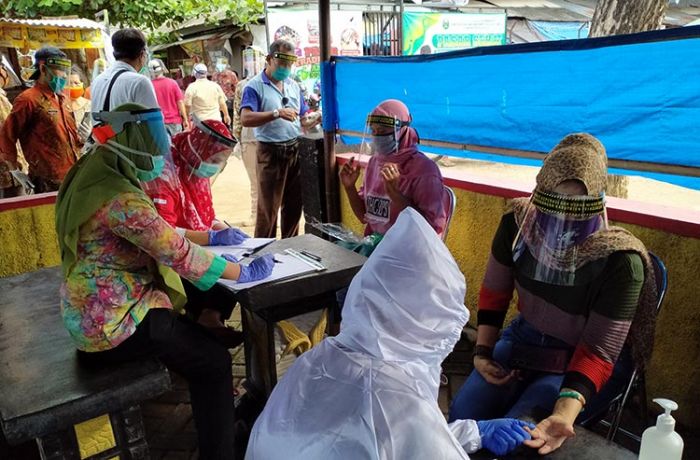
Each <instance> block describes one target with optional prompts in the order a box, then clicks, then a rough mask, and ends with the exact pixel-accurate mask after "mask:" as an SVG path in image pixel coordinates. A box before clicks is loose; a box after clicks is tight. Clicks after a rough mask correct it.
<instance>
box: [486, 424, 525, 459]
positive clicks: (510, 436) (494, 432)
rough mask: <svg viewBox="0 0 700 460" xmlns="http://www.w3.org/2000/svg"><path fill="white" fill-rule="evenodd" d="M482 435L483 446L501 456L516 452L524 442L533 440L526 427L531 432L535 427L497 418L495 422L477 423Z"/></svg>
mask: <svg viewBox="0 0 700 460" xmlns="http://www.w3.org/2000/svg"><path fill="white" fill-rule="evenodd" d="M476 426H478V427H479V434H480V435H481V445H482V447H485V448H486V449H488V450H490V451H491V452H493V453H494V454H496V455H498V456H501V455H505V454H507V453H508V452H510V451H512V450H514V449H515V448H516V447H518V446H519V445H520V444H522V443H523V441H525V440H528V439H531V438H532V437H531V436H530V433H528V432H527V431H525V429H524V428H523V427H524V426H526V427H528V428H530V429H531V430H532V429H534V428H535V425H534V424H532V423H528V422H523V421H522V420H518V419H514V418H497V419H493V420H479V421H477V422H476Z"/></svg>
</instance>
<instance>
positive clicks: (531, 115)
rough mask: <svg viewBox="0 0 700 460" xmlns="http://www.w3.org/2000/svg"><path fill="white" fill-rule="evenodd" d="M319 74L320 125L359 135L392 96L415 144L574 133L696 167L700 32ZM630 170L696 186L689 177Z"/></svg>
mask: <svg viewBox="0 0 700 460" xmlns="http://www.w3.org/2000/svg"><path fill="white" fill-rule="evenodd" d="M324 70H325V76H326V77H327V78H326V79H325V82H324V88H325V89H326V91H324V99H325V100H324V109H325V111H326V112H327V113H324V126H326V129H328V127H332V126H333V125H335V126H337V127H338V128H339V129H341V130H352V131H360V132H361V131H363V129H364V123H365V119H366V116H367V114H368V113H369V112H370V111H371V110H372V108H373V107H375V106H376V105H377V104H378V103H379V102H381V101H382V100H384V99H389V98H396V99H400V100H402V101H404V102H405V103H406V105H408V107H409V109H410V110H411V112H412V115H413V119H414V122H413V126H414V127H415V128H417V130H418V132H419V134H420V135H421V137H423V138H426V139H431V140H441V141H449V142H455V143H461V144H473V145H482V146H491V147H501V148H511V149H520V150H533V151H541V152H547V151H549V150H550V149H551V148H552V147H553V146H554V145H555V144H556V143H557V142H558V141H559V139H561V138H562V137H563V136H564V135H566V134H568V133H571V132H581V131H585V132H589V133H591V134H593V135H595V136H597V137H598V138H599V139H600V140H601V141H602V142H603V143H604V144H605V146H606V148H607V150H608V156H609V157H610V158H615V159H621V160H634V161H643V162H653V163H662V164H670V165H685V166H693V167H700V152H699V149H698V136H697V132H698V126H699V125H700V26H696V27H686V28H682V29H671V30H665V31H656V32H648V33H642V34H634V35H625V36H617V37H605V38H595V39H583V40H566V41H558V42H544V43H528V44H522V45H505V46H497V47H484V48H476V49H471V50H462V51H456V52H451V53H443V54H439V55H430V56H410V57H355V58H353V57H334V58H333V62H332V64H331V65H330V67H327V68H326V69H324ZM329 86H330V87H332V88H329ZM328 95H331V96H332V95H335V97H334V98H333V97H330V98H328V97H326V96H328ZM347 140H348V141H349V142H353V140H352V139H347ZM354 141H357V139H355V140H354ZM427 150H429V151H435V150H436V149H434V148H429V149H427ZM451 153H452V154H454V155H456V156H466V157H470V158H485V157H486V156H484V155H481V154H478V153H472V152H464V151H452V152H451ZM488 158H489V159H493V158H494V156H488ZM495 158H498V160H499V161H503V162H513V163H524V162H525V163H529V162H528V161H527V160H522V159H519V158H512V157H502V156H497V157H495ZM630 173H631V174H639V175H645V176H651V177H656V178H660V179H662V180H666V181H670V182H674V183H677V184H680V185H684V186H687V187H692V188H695V189H700V179H699V178H691V177H682V176H670V175H663V177H662V176H658V175H655V174H647V173H638V172H630Z"/></svg>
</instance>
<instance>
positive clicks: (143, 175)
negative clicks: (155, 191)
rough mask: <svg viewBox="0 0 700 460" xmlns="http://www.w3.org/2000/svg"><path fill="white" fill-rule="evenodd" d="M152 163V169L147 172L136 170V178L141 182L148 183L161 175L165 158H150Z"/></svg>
mask: <svg viewBox="0 0 700 460" xmlns="http://www.w3.org/2000/svg"><path fill="white" fill-rule="evenodd" d="M151 161H152V162H153V169H151V170H150V171H147V170H145V169H139V168H135V169H136V177H137V178H138V180H140V181H141V182H149V181H152V180H153V179H157V178H158V177H160V175H161V174H162V173H163V168H164V167H165V157H163V156H162V155H158V156H154V157H151Z"/></svg>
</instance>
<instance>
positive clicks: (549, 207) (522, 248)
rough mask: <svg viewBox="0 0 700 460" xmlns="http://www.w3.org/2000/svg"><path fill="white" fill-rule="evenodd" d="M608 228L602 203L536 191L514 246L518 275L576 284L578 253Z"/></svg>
mask: <svg viewBox="0 0 700 460" xmlns="http://www.w3.org/2000/svg"><path fill="white" fill-rule="evenodd" d="M606 227H607V219H606V216H605V199H604V197H603V196H600V197H589V196H570V195H560V194H556V193H549V192H541V191H535V193H534V194H533V196H532V199H531V201H530V204H529V205H528V207H527V209H526V211H525V215H524V216H523V218H522V222H521V225H520V228H519V230H518V234H517V236H516V238H515V241H514V243H513V260H514V262H515V263H516V266H517V268H518V271H519V272H520V273H521V274H523V275H524V276H526V277H528V278H531V279H534V280H536V281H540V282H544V283H548V284H556V285H574V284H576V271H577V270H578V269H579V268H580V266H581V260H582V259H581V256H580V255H579V250H580V248H581V247H582V245H583V244H584V242H585V241H586V239H587V238H588V237H590V236H591V235H593V234H594V233H596V232H597V231H599V230H601V229H603V228H606Z"/></svg>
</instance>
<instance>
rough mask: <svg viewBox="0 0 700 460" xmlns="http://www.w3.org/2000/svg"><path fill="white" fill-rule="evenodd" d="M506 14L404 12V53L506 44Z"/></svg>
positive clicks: (433, 52) (434, 51) (411, 53)
mask: <svg viewBox="0 0 700 460" xmlns="http://www.w3.org/2000/svg"><path fill="white" fill-rule="evenodd" d="M505 43H506V14H505V13H419V12H411V11H408V12H404V14H403V54H404V56H406V55H414V54H435V53H442V52H445V51H454V50H460V49H465V48H475V47H477V46H493V45H505Z"/></svg>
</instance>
